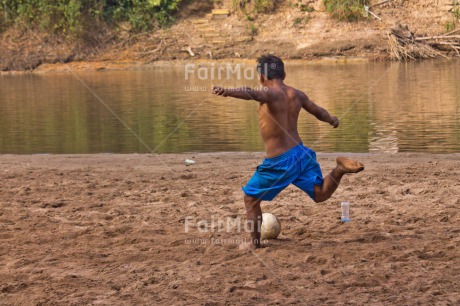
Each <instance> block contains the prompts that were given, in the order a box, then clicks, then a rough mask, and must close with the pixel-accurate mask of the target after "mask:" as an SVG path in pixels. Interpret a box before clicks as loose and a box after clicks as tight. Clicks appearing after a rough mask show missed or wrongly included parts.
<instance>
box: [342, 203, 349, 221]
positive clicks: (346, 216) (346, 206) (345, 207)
mask: <svg viewBox="0 0 460 306" xmlns="http://www.w3.org/2000/svg"><path fill="white" fill-rule="evenodd" d="M341 206H342V217H341V218H340V220H341V221H342V222H343V223H345V222H350V203H349V202H348V201H347V202H342V205H341Z"/></svg>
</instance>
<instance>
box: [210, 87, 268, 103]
mask: <svg viewBox="0 0 460 306" xmlns="http://www.w3.org/2000/svg"><path fill="white" fill-rule="evenodd" d="M212 93H213V94H215V95H218V96H222V97H232V98H237V99H243V100H255V101H257V102H261V103H267V102H269V101H270V92H269V90H268V89H267V90H254V89H251V88H249V87H239V88H222V87H219V86H214V87H213V88H212Z"/></svg>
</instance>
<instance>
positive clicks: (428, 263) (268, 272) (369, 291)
mask: <svg viewBox="0 0 460 306" xmlns="http://www.w3.org/2000/svg"><path fill="white" fill-rule="evenodd" d="M335 156H336V154H318V160H319V162H320V164H321V165H322V168H323V173H324V174H327V173H328V172H329V171H330V170H331V169H332V167H333V166H334V160H335ZM353 156H354V158H357V159H359V160H360V161H362V162H363V163H364V164H365V165H366V170H365V171H364V172H362V173H359V174H357V175H353V176H347V177H346V178H344V180H343V183H342V185H341V186H340V187H339V189H338V191H337V193H336V194H335V195H334V196H333V198H332V199H330V200H329V201H327V202H325V203H323V204H315V203H314V202H313V201H312V200H310V199H309V198H308V197H307V196H306V195H305V194H304V193H302V192H301V191H299V190H297V189H296V188H295V187H293V186H291V187H289V188H288V189H286V190H285V191H283V192H282V193H281V194H280V196H279V197H278V198H276V199H275V201H273V202H265V203H263V204H262V209H263V211H264V212H271V213H273V214H275V215H276V216H278V218H279V219H280V221H281V224H282V232H281V235H280V237H279V238H278V239H277V240H272V241H270V242H268V243H267V244H265V247H264V248H262V249H258V250H256V251H254V252H242V251H240V250H239V249H238V243H239V242H241V241H244V240H245V239H246V238H247V234H246V233H245V232H244V231H238V228H237V227H236V226H232V227H231V228H226V225H227V224H228V223H229V224H232V225H236V224H238V223H241V224H243V223H244V216H245V211H244V205H243V203H242V192H241V187H242V186H243V185H244V184H245V183H246V182H247V180H248V179H249V178H250V177H251V175H252V173H253V171H254V170H255V167H256V166H257V165H258V164H259V163H260V162H261V160H262V158H263V154H262V153H213V154H165V155H147V154H145V155H144V154H130V155H119V154H97V155H0V165H1V168H0V178H1V182H2V184H1V186H0V205H1V209H0V229H1V232H0V305H83V304H99V305H135V304H147V305H181V304H182V305H186V304H187V305H189V304H193V305H236V304H243V305H246V304H278V305H288V304H304V305H319V304H333V305H336V304H360V305H362V304H373V305H391V304H399V305H419V304H424V305H435V304H436V305H458V304H459V303H460V289H459V288H460V268H459V267H460V249H459V244H460V227H459V225H460V222H459V221H460V214H459V207H460V179H459V178H460V154H453V155H430V154H396V155H382V154H378V155H369V154H365V155H356V154H355V155H353ZM186 158H191V159H193V160H195V161H196V164H195V165H192V166H188V167H186V166H185V165H184V162H183V161H184V159H186ZM345 200H348V201H350V210H351V222H350V223H347V224H341V222H340V202H341V201H345ZM219 222H224V223H225V226H224V228H223V230H222V228H221V230H219Z"/></svg>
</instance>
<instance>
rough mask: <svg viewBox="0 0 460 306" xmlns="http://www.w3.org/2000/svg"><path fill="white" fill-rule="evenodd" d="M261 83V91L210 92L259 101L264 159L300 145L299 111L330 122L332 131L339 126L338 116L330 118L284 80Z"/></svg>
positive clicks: (219, 89) (228, 90)
mask: <svg viewBox="0 0 460 306" xmlns="http://www.w3.org/2000/svg"><path fill="white" fill-rule="evenodd" d="M262 78H263V76H262ZM261 82H262V83H263V85H264V88H263V89H262V90H253V89H250V88H237V89H223V88H221V87H214V88H213V93H214V94H217V95H222V96H230V97H235V98H240V99H246V100H256V101H258V102H259V109H258V114H259V130H260V135H261V136H262V140H263V142H264V146H265V152H266V154H267V157H274V156H277V155H280V154H282V153H284V152H286V151H288V150H289V149H291V148H293V147H295V146H296V145H298V144H299V143H301V142H302V140H301V139H300V136H299V133H298V131H297V122H298V119H299V113H300V110H301V109H302V108H303V109H305V110H306V111H308V112H309V113H311V114H313V115H315V116H316V117H317V118H318V119H319V120H322V121H325V122H328V123H330V124H331V125H333V126H334V128H336V127H337V126H338V125H339V121H338V119H337V117H334V116H331V115H329V113H328V112H327V111H326V110H324V109H323V108H321V107H319V106H317V105H316V104H315V103H313V102H312V101H311V100H310V99H309V98H308V97H307V95H306V94H305V93H303V92H302V91H300V90H297V89H295V88H293V87H290V86H287V85H286V84H284V82H283V80H280V79H275V80H263V81H261Z"/></svg>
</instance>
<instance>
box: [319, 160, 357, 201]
mask: <svg viewBox="0 0 460 306" xmlns="http://www.w3.org/2000/svg"><path fill="white" fill-rule="evenodd" d="M336 162H337V166H336V167H335V168H334V169H333V170H332V171H331V173H329V175H328V176H326V177H325V178H324V182H323V184H322V185H321V186H315V202H316V203H320V202H324V201H326V200H327V199H329V198H330V197H331V196H332V194H333V193H334V192H335V191H336V190H337V187H339V184H340V180H341V179H342V177H343V176H344V174H347V173H358V172H361V171H363V170H364V165H363V164H362V163H360V162H357V161H355V160H352V159H349V158H346V157H341V156H339V157H337V159H336Z"/></svg>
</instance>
